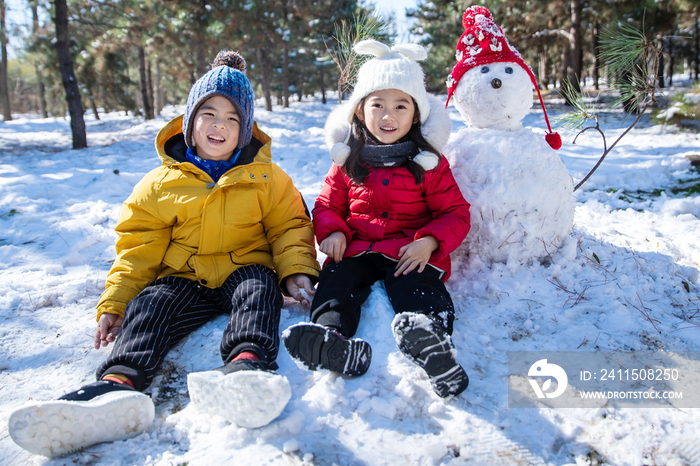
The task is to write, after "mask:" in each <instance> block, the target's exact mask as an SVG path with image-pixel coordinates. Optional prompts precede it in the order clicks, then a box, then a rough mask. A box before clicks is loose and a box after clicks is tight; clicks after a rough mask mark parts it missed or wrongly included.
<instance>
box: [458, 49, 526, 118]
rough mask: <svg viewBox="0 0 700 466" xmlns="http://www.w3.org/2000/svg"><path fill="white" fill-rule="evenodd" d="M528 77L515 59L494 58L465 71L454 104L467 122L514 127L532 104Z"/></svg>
mask: <svg viewBox="0 0 700 466" xmlns="http://www.w3.org/2000/svg"><path fill="white" fill-rule="evenodd" d="M532 89H533V87H532V81H531V80H530V76H529V75H528V74H527V72H525V70H524V69H523V68H522V67H521V66H520V65H519V64H517V63H513V62H498V63H488V64H485V65H480V66H476V67H474V68H472V69H470V70H469V71H467V72H466V73H465V74H464V76H462V79H460V81H459V85H458V86H457V89H456V90H455V94H454V105H455V107H457V110H459V113H460V114H461V115H462V119H463V120H464V121H465V123H467V124H468V125H469V126H474V127H477V128H493V129H503V130H514V129H519V128H522V124H521V123H520V121H521V120H522V119H523V118H524V117H525V115H527V113H528V111H529V110H530V107H532Z"/></svg>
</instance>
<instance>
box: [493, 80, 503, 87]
mask: <svg viewBox="0 0 700 466" xmlns="http://www.w3.org/2000/svg"><path fill="white" fill-rule="evenodd" d="M502 85H503V83H502V82H501V80H500V79H498V78H493V79H492V80H491V87H493V88H494V89H500V88H501V86H502Z"/></svg>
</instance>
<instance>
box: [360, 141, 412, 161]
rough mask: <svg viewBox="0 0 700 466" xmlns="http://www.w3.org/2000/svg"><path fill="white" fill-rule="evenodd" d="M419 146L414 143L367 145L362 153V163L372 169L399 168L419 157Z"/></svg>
mask: <svg viewBox="0 0 700 466" xmlns="http://www.w3.org/2000/svg"><path fill="white" fill-rule="evenodd" d="M418 152H420V151H419V150H418V146H417V145H416V143H415V142H413V141H406V142H400V143H398V144H386V145H374V144H365V145H364V146H363V147H362V150H361V151H360V162H362V163H363V164H365V165H369V166H370V167H398V166H399V165H402V164H404V163H405V162H406V161H408V160H413V157H415V156H416V155H418Z"/></svg>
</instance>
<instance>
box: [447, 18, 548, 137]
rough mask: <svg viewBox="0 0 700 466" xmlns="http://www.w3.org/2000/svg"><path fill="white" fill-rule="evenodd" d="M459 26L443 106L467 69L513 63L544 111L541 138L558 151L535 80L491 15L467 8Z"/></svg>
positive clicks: (530, 70) (448, 100)
mask: <svg viewBox="0 0 700 466" xmlns="http://www.w3.org/2000/svg"><path fill="white" fill-rule="evenodd" d="M462 25H463V26H464V33H463V34H462V36H461V37H460V38H459V42H458V43H457V51H456V54H455V58H456V59H457V64H456V65H455V67H454V69H453V70H452V73H451V74H450V76H448V78H447V91H448V94H447V103H446V104H445V105H447V104H449V102H450V98H452V95H453V94H454V92H455V90H456V89H457V85H458V84H459V80H460V79H461V78H462V76H464V73H466V72H467V71H469V70H470V69H472V68H474V67H476V66H479V65H487V64H489V63H496V62H510V63H516V64H518V65H520V67H522V68H523V69H524V70H525V72H527V74H528V75H529V76H530V80H531V81H532V85H533V86H534V87H535V90H536V91H537V96H538V97H539V99H540V105H541V106H542V111H543V112H544V120H545V122H546V123H547V129H548V130H549V132H548V133H547V134H546V135H545V139H546V140H547V142H548V143H549V145H550V146H551V147H552V148H553V149H555V150H556V149H559V148H560V147H561V137H560V136H559V134H558V133H555V132H553V131H552V127H551V126H550V124H549V118H548V117H547V110H545V108H544V101H543V100H542V94H540V89H539V86H538V85H537V78H536V77H535V74H534V73H533V72H532V69H531V68H530V67H529V66H528V65H527V63H525V61H524V60H523V57H522V56H521V55H520V53H519V52H518V51H517V50H516V49H515V48H514V47H512V46H511V45H510V44H509V43H508V40H507V39H506V36H505V34H504V33H503V30H502V29H501V28H500V27H499V26H498V25H497V24H496V23H495V22H494V21H493V16H492V15H491V12H490V11H489V10H488V9H487V8H486V7H483V6H471V7H469V8H467V10H466V11H465V12H464V16H463V17H462Z"/></svg>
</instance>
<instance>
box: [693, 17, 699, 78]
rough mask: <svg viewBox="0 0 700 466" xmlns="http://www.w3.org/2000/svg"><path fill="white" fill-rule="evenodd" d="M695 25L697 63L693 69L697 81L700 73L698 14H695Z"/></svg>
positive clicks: (694, 59) (695, 56)
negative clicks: (699, 60)
mask: <svg viewBox="0 0 700 466" xmlns="http://www.w3.org/2000/svg"><path fill="white" fill-rule="evenodd" d="M693 26H694V28H693V30H694V31H695V33H694V34H693V35H694V36H695V48H694V50H695V52H694V54H693V61H694V62H695V65H694V68H693V69H694V71H695V78H694V81H695V82H696V83H697V82H698V74H700V64H699V63H698V58H699V57H700V28H699V27H698V18H697V15H693Z"/></svg>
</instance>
